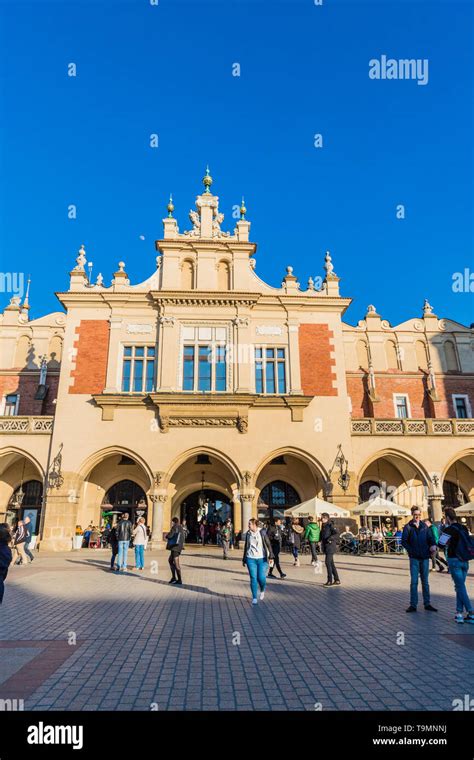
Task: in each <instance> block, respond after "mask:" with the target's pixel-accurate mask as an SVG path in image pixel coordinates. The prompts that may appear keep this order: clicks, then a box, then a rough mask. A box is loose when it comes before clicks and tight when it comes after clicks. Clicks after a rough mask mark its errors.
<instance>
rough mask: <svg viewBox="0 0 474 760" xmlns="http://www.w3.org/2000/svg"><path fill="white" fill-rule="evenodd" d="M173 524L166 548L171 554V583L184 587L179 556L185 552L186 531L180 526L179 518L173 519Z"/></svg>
mask: <svg viewBox="0 0 474 760" xmlns="http://www.w3.org/2000/svg"><path fill="white" fill-rule="evenodd" d="M171 523H172V525H171V530H170V532H169V533H168V534H167V535H166V540H167V544H166V548H167V550H168V551H169V553H170V556H169V559H168V562H169V566H170V568H171V580H170V581H169V583H175V584H176V585H177V586H182V585H183V579H182V576H181V565H180V562H179V556H180V554H181V552H182V551H183V546H184V531H183V528H182V526H181V525H180V524H179V519H178V518H177V517H173V519H172V521H171Z"/></svg>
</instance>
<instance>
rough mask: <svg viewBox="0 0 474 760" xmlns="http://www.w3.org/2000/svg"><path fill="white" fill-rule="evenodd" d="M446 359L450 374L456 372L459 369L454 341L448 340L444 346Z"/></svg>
mask: <svg viewBox="0 0 474 760" xmlns="http://www.w3.org/2000/svg"><path fill="white" fill-rule="evenodd" d="M444 358H445V361H446V369H447V371H448V372H450V371H455V372H456V371H457V370H458V369H459V365H458V357H457V354H456V348H455V346H454V343H453V342H452V340H447V341H446V342H445V344H444Z"/></svg>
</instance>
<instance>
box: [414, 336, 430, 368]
mask: <svg viewBox="0 0 474 760" xmlns="http://www.w3.org/2000/svg"><path fill="white" fill-rule="evenodd" d="M415 350H416V361H417V364H418V367H419V369H422V370H424V371H425V372H426V371H427V369H428V354H427V353H426V346H425V344H424V342H423V341H422V340H417V341H416V344H415Z"/></svg>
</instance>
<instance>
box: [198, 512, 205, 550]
mask: <svg viewBox="0 0 474 760" xmlns="http://www.w3.org/2000/svg"><path fill="white" fill-rule="evenodd" d="M199 535H200V537H201V544H202V545H203V546H204V545H205V543H206V541H207V522H206V520H204V518H203V519H202V520H201V524H200V526H199Z"/></svg>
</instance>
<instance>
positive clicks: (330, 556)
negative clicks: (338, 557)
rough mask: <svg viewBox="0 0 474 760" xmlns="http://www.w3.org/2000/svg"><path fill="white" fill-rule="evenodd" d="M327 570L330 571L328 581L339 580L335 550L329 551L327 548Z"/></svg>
mask: <svg viewBox="0 0 474 760" xmlns="http://www.w3.org/2000/svg"><path fill="white" fill-rule="evenodd" d="M326 570H327V572H328V580H327V582H328V583H332V582H333V580H334V581H338V580H339V575H338V572H337V569H336V565H335V564H334V552H328V551H327V549H326Z"/></svg>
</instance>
